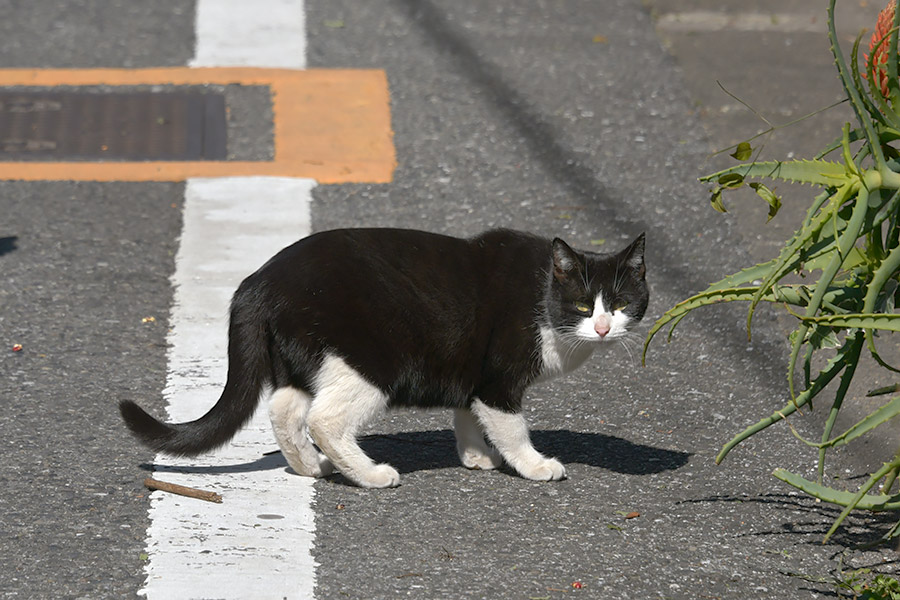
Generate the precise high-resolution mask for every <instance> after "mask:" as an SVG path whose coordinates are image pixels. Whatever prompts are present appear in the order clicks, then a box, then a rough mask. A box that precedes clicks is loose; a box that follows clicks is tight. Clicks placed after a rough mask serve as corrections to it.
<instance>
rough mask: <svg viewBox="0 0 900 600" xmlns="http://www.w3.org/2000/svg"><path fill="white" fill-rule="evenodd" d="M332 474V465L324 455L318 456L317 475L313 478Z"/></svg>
mask: <svg viewBox="0 0 900 600" xmlns="http://www.w3.org/2000/svg"><path fill="white" fill-rule="evenodd" d="M332 473H334V465H332V464H331V461H330V460H328V457H327V456H325V455H324V454H321V453H320V454H319V458H318V469H317V473H316V474H315V475H313V477H327V476H329V475H331V474H332Z"/></svg>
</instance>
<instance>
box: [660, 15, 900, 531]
mask: <svg viewBox="0 0 900 600" xmlns="http://www.w3.org/2000/svg"><path fill="white" fill-rule="evenodd" d="M834 4H835V0H830V4H829V7H828V36H829V40H830V42H831V50H832V53H833V54H834V59H835V64H836V66H837V69H838V73H839V76H840V80H841V82H842V84H843V87H844V90H845V92H846V96H847V101H848V102H849V103H850V106H851V107H852V109H853V112H854V114H855V117H856V121H857V126H856V127H853V126H851V125H850V124H849V123H848V124H846V125H845V126H844V128H843V131H842V133H841V135H840V136H838V137H837V139H836V140H835V141H834V142H833V143H832V144H830V145H828V146H827V147H826V148H825V149H824V150H823V151H822V152H821V153H820V154H819V155H817V156H816V157H814V158H812V159H810V160H790V161H766V162H756V161H751V162H745V163H743V164H740V165H738V166H735V167H732V168H730V169H726V170H724V171H720V172H718V173H714V174H712V175H708V176H705V177H702V178H701V181H703V182H708V183H712V184H713V185H714V188H713V190H712V205H713V207H714V208H716V209H717V210H720V211H723V212H724V210H725V207H724V204H723V197H724V195H725V194H727V193H728V192H730V191H732V190H735V189H737V188H740V187H743V186H745V185H746V186H748V187H750V188H752V189H753V190H754V191H755V192H756V193H757V194H758V195H759V196H760V197H761V198H762V199H763V200H764V201H765V202H767V203H768V204H769V218H770V219H771V218H772V217H774V216H775V214H776V213H777V212H778V209H779V208H780V207H781V199H780V198H779V197H778V196H776V195H775V194H774V193H773V192H772V191H771V190H770V189H769V188H768V187H767V186H766V185H764V184H763V183H762V182H761V181H760V180H766V179H768V180H775V181H790V182H800V183H807V184H811V185H813V186H815V187H818V188H820V190H821V192H820V193H819V194H818V195H817V196H815V199H814V200H813V201H812V203H811V206H810V207H809V210H808V212H807V214H806V218H805V219H804V220H803V223H802V225H801V226H800V228H799V229H798V230H797V231H796V232H795V233H794V234H793V235H792V236H791V238H790V239H789V240H788V241H787V242H786V244H785V245H784V247H783V249H782V250H781V252H780V253H779V255H778V256H777V257H775V258H773V259H772V260H770V261H768V262H765V263H762V264H758V265H755V266H752V267H750V268H747V269H744V270H742V271H740V272H738V273H734V274H733V275H729V276H728V277H726V278H724V279H722V280H721V281H719V282H717V283H714V284H712V285H711V286H710V287H709V288H707V289H706V290H705V291H703V292H700V293H698V294H696V295H694V296H691V297H690V298H688V299H687V300H684V301H683V302H680V303H679V304H677V305H675V306H674V307H672V308H671V309H670V310H668V311H667V312H666V313H665V314H664V315H663V316H662V317H660V319H659V320H658V321H657V322H656V323H655V324H654V325H653V327H652V328H651V330H650V332H649V334H648V336H647V340H646V342H645V344H644V360H646V355H647V349H648V347H649V344H650V342H651V340H652V339H653V338H654V336H655V335H656V334H657V333H658V332H659V331H661V330H662V329H664V328H666V327H670V332H669V339H671V332H672V331H674V329H675V327H676V326H677V325H678V323H679V322H680V321H681V319H683V318H684V317H685V316H687V315H688V314H689V313H690V312H691V311H693V310H695V309H697V308H700V307H702V306H708V305H711V304H718V303H721V302H734V301H744V302H748V303H749V310H748V313H747V332H748V335H750V331H751V324H752V319H753V315H754V312H755V310H756V308H757V306H758V305H759V303H760V302H768V303H772V304H774V305H777V306H782V307H784V308H785V309H786V310H787V312H788V313H789V314H790V315H792V316H793V317H794V318H796V329H794V331H793V333H791V335H790V338H789V340H790V345H791V351H790V358H789V359H788V365H787V389H788V392H789V398H787V402H786V404H785V405H784V406H782V407H781V408H779V409H778V410H776V411H774V412H773V413H772V414H771V415H770V416H768V417H766V418H764V419H762V420H760V421H759V422H758V423H756V424H754V425H752V426H751V427H748V428H747V429H745V430H744V431H742V432H740V433H739V434H738V435H736V436H735V437H734V438H733V439H731V441H729V442H728V443H727V444H726V445H725V446H724V447H723V448H722V450H721V452H720V453H719V455H718V456H717V457H716V463H717V464H718V463H720V462H721V461H722V460H723V459H724V458H725V456H726V455H727V454H728V453H729V452H730V451H731V450H732V449H733V448H734V447H735V446H736V445H738V444H739V443H741V442H742V441H744V440H745V439H747V438H748V437H750V436H752V435H754V434H756V433H758V432H760V431H762V430H763V429H765V428H767V427H769V426H770V425H772V424H774V423H777V422H779V421H781V420H784V419H785V418H787V417H788V416H789V415H791V414H793V413H794V412H796V411H797V410H798V409H800V408H802V407H803V406H805V405H811V403H812V401H813V400H814V399H816V398H818V397H819V396H820V395H821V394H823V392H825V390H826V387H828V386H829V384H830V383H832V382H833V381H836V387H835V386H831V387H828V390H829V393H832V391H833V397H832V399H831V408H830V411H829V414H828V417H827V420H826V422H825V426H824V431H823V433H822V437H821V440H820V441H817V442H813V441H809V440H803V441H804V442H806V443H807V444H809V445H810V446H812V447H814V448H816V449H817V450H818V465H817V466H818V481H816V482H812V481H807V480H806V479H804V478H802V477H800V476H799V475H796V474H794V473H789V472H787V471H784V470H781V469H779V470H776V471H775V473H774V474H775V476H776V477H778V478H779V479H781V480H783V481H785V482H787V483H789V484H791V485H793V486H795V487H797V488H799V489H801V490H803V491H804V492H806V493H808V494H811V495H812V496H815V497H817V498H820V499H822V500H823V501H827V502H832V503H835V504H838V505H841V506H843V507H844V511H843V512H842V513H841V515H840V516H839V517H838V518H837V520H836V521H835V523H834V525H833V526H832V528H831V529H830V531H829V532H828V533H827V535H826V537H825V539H826V540H827V539H828V538H830V537H831V535H832V534H833V533H834V532H835V531H836V530H837V528H838V527H839V526H840V524H841V523H842V522H843V521H844V519H845V518H846V516H847V514H848V513H849V512H850V511H851V510H853V509H867V510H873V511H877V510H900V493H894V494H893V495H892V494H891V488H892V485H893V483H894V480H895V479H896V477H897V475H898V473H900V449H898V450H897V452H896V453H894V454H893V455H892V456H889V457H887V460H886V462H885V463H884V466H883V467H882V468H881V469H879V470H878V471H876V472H875V473H873V474H872V475H871V476H870V477H869V479H868V481H866V483H865V484H864V485H863V486H862V487H861V488H860V489H859V491H858V492H857V493H855V494H850V493H847V492H842V491H839V490H834V489H831V488H829V487H827V486H824V485H823V484H822V479H823V473H824V465H825V457H826V454H827V452H828V451H829V450H830V449H831V448H835V447H838V446H841V445H844V444H848V443H850V442H852V441H854V440H856V439H857V438H859V437H860V436H861V435H864V434H866V433H868V432H870V431H871V430H872V429H874V428H875V427H878V426H879V425H882V424H883V423H885V422H886V421H888V420H889V419H892V418H894V417H896V416H897V415H898V414H900V397H897V398H893V399H892V400H890V401H889V402H887V403H886V404H885V405H884V406H882V407H881V408H879V409H877V410H875V411H874V412H872V413H871V414H869V415H868V416H866V418H864V419H863V420H861V421H860V422H859V423H856V424H855V425H853V426H852V427H850V428H849V429H848V430H847V431H844V432H843V433H840V434H837V435H835V432H834V425H835V421H836V418H837V415H838V413H839V412H840V410H841V406H842V403H843V401H844V399H845V397H846V395H847V391H848V389H849V386H850V382H851V380H852V379H853V376H854V374H855V372H856V367H857V364H858V362H859V359H860V356H861V354H862V352H863V351H864V350H865V351H868V352H869V353H870V354H871V355H872V356H873V357H874V359H875V360H876V361H877V362H878V364H879V365H881V366H882V367H884V368H885V369H889V370H891V371H893V372H897V373H900V370H898V369H897V368H895V367H893V366H891V365H889V364H887V363H886V362H885V361H884V360H883V359H882V358H881V356H880V355H879V353H878V350H877V347H876V340H877V339H878V337H879V335H887V334H889V333H890V332H896V331H900V314H895V312H894V307H895V302H896V298H897V296H898V288H900V281H898V275H900V210H898V209H900V152H898V149H897V147H895V146H896V145H897V142H898V141H900V84H898V78H897V62H898V61H897V57H898V50H897V38H898V33H897V32H898V28H900V11H896V10H894V1H893V0H892V3H891V5H890V6H889V7H888V8H886V9H885V11H883V13H882V17H881V18H880V19H879V26H880V27H879V30H878V31H876V33H875V35H874V36H873V38H872V44H871V45H870V51H869V54H868V55H867V56H866V57H865V59H864V60H865V71H864V72H865V75H862V74H861V73H860V69H859V62H860V59H859V44H860V40H861V39H862V36H863V33H864V32H861V33H860V35H859V37H857V39H856V43H855V44H854V46H853V50H852V53H851V59H852V60H851V62H850V65H849V67H848V65H847V62H846V61H845V59H844V56H843V53H842V51H841V48H840V46H839V44H838V38H837V34H836V32H835V24H834ZM751 141H752V139H751ZM752 155H753V148H752V147H751V145H750V143H749V142H743V143H741V144H738V145H737V146H736V147H735V152H734V154H732V156H733V157H734V158H736V159H738V160H742V161H747V160H748V159H750V158H751V157H752ZM826 156H833V158H832V159H831V160H826V159H825V157H826ZM798 273H800V274H803V275H804V278H803V283H793V282H792V281H794V280H796V279H797V278H796V277H790V276H792V275H794V274H798ZM826 349H828V350H830V352H829V356H830V358H828V360H827V361H824V366H822V367H821V368H817V367H816V365H817V364H819V363H820V362H821V361H815V362H814V361H813V357H814V356H815V355H816V354H817V353H818V352H820V351H822V350H826ZM798 369H799V370H801V371H802V376H801V377H799V379H801V380H802V389H797V388H796V385H795V378H797V377H796V376H797V371H798ZM898 389H900V386H897V387H894V386H892V387H890V388H888V389H886V390H875V392H873V393H883V394H887V393H891V392H895V391H897V390H898ZM792 431H794V430H793V428H792ZM794 433H795V435H798V434H796V431H794ZM798 437H800V436H799V435H798ZM801 439H802V438H801ZM879 482H881V489H880V492H881V493H880V494H872V493H870V492H871V491H872V489H873V488H874V487H875V486H876V485H878V483H879ZM898 535H900V522H898V523H897V525H895V526H894V527H893V528H892V529H891V530H890V531H889V532H888V533H887V534H886V536H885V537H886V538H890V537H894V536H898Z"/></svg>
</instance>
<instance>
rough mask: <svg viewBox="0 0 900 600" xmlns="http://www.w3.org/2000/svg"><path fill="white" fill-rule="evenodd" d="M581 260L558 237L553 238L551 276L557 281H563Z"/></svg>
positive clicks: (576, 267)
mask: <svg viewBox="0 0 900 600" xmlns="http://www.w3.org/2000/svg"><path fill="white" fill-rule="evenodd" d="M580 264H581V262H580V261H579V260H578V254H577V253H576V252H575V251H574V250H572V248H571V247H569V245H568V244H567V243H565V242H564V241H562V240H561V239H559V238H554V239H553V276H554V277H556V280H557V281H560V282H562V281H565V280H566V279H568V277H569V275H570V274H571V273H573V272H574V271H576V270H577V269H578V267H579V266H580Z"/></svg>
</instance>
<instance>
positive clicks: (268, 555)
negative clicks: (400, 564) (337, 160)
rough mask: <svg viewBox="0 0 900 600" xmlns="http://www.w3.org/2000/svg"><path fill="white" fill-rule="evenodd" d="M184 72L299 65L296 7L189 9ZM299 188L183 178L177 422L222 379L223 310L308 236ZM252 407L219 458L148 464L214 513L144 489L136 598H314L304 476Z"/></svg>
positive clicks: (203, 4) (237, 0)
mask: <svg viewBox="0 0 900 600" xmlns="http://www.w3.org/2000/svg"><path fill="white" fill-rule="evenodd" d="M196 11H197V13H196V26H195V27H196V50H195V58H194V60H192V61H191V62H190V66H194V67H201V66H203V67H223V66H251V67H282V68H304V67H305V66H306V30H305V16H304V10H303V2H302V0H255V1H254V2H247V1H246V0H198V2H197V8H196ZM315 185H316V184H315V182H314V181H311V180H306V179H292V178H272V177H246V178H227V179H191V180H188V182H187V185H186V190H185V203H184V204H185V208H184V226H183V231H182V236H181V243H180V246H179V250H178V255H177V257H176V263H175V274H174V276H173V278H172V279H173V281H172V283H173V285H174V287H175V301H174V304H173V308H172V315H171V329H170V333H169V352H168V377H167V382H166V389H165V396H166V399H167V400H168V402H169V407H168V413H169V414H168V418H169V419H170V420H172V421H187V420H192V419H195V418H197V417H198V416H200V415H202V414H203V413H204V412H206V411H207V410H208V409H209V408H210V407H211V406H212V405H213V404H214V403H215V401H216V400H217V399H218V397H219V395H220V394H221V391H222V387H223V385H224V383H225V377H226V373H227V368H228V364H227V330H228V306H229V303H230V300H231V295H232V294H233V293H234V290H235V289H236V288H237V286H238V284H239V283H240V282H241V280H242V279H243V278H244V277H246V276H247V275H249V274H250V273H252V272H253V271H255V270H256V269H258V268H259V267H260V266H261V265H262V264H263V263H264V262H265V261H266V260H268V259H269V258H270V257H271V256H272V255H273V254H275V253H276V252H277V251H278V250H280V249H281V248H283V247H285V246H287V245H289V244H291V243H293V242H295V241H296V240H298V239H300V238H301V237H304V236H306V235H309V233H310V209H309V206H310V202H311V190H312V188H313V187H315ZM270 450H277V444H276V443H275V440H274V437H273V436H272V432H271V426H270V425H269V421H268V417H267V411H266V410H265V409H264V405H261V409H260V410H258V411H257V413H256V415H255V416H254V418H253V420H252V421H251V423H250V424H249V425H248V426H247V427H245V428H244V429H242V430H241V431H240V432H239V433H238V434H237V436H235V438H234V439H233V440H232V441H231V442H230V443H229V444H227V445H226V446H225V447H224V448H222V449H221V450H219V451H217V452H215V453H211V454H209V455H206V456H201V457H197V458H193V459H172V458H170V457H165V456H157V457H156V465H157V473H156V474H155V476H156V477H157V478H159V479H163V480H165V481H169V482H172V483H178V484H181V485H186V486H189V487H196V488H201V489H208V490H213V491H216V492H218V493H220V494H222V496H223V503H222V504H212V503H207V502H203V501H201V500H194V499H190V498H182V497H179V496H173V495H168V494H165V493H162V492H154V493H153V494H152V495H151V502H150V514H149V516H150V521H151V524H150V527H149V528H148V530H147V556H148V558H147V565H146V569H145V570H146V573H147V580H146V582H145V584H144V587H143V589H142V590H141V591H140V593H141V594H144V595H146V596H147V598H148V600H179V599H188V598H217V599H235V600H238V599H239V600H244V599H248V598H254V599H256V598H273V599H279V600H280V599H285V598H286V599H289V600H310V599H312V598H313V593H314V589H315V566H316V565H315V562H314V561H313V557H312V546H313V539H314V532H315V512H314V511H313V510H312V502H313V495H314V488H313V480H312V479H309V478H305V477H299V476H297V475H294V474H289V473H288V472H286V463H285V461H284V459H283V458H282V457H281V455H280V454H275V455H269V456H264V453H265V452H267V451H270Z"/></svg>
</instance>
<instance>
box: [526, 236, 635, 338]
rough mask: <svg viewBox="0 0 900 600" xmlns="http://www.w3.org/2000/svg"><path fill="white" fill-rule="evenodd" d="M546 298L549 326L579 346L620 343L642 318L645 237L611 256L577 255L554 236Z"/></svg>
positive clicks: (594, 253)
mask: <svg viewBox="0 0 900 600" xmlns="http://www.w3.org/2000/svg"><path fill="white" fill-rule="evenodd" d="M552 254H553V264H552V267H551V272H550V275H549V278H548V280H549V281H548V289H547V293H546V297H545V302H544V303H545V307H546V309H547V317H548V319H549V321H550V325H551V327H552V328H553V329H554V330H555V331H556V332H557V333H558V334H560V335H561V336H563V337H564V338H569V339H570V340H572V341H573V342H574V341H580V342H603V341H611V340H615V339H620V338H622V337H623V336H625V334H626V333H628V331H629V329H631V328H632V327H633V326H634V325H635V324H637V323H638V322H639V321H640V320H641V318H642V317H643V316H644V312H645V311H646V310H647V302H648V299H649V293H648V290H647V282H646V280H645V278H644V275H645V267H644V234H641V235H639V236H638V237H637V239H635V240H634V241H633V242H632V243H631V244H629V245H628V247H627V248H625V249H624V250H622V251H621V252H618V253H616V254H600V253H596V252H579V251H576V250H573V249H572V248H571V247H569V245H568V244H566V243H565V242H564V241H562V240H561V239H559V238H556V239H554V240H553V244H552Z"/></svg>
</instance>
